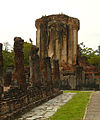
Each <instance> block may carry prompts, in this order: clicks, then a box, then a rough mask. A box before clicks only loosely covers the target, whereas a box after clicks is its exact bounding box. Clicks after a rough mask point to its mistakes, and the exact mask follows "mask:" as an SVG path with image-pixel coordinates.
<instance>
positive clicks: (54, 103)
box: [16, 93, 75, 120]
mask: <svg viewBox="0 0 100 120" xmlns="http://www.w3.org/2000/svg"><path fill="white" fill-rule="evenodd" d="M73 95H75V93H63V94H61V95H59V96H57V97H55V98H53V99H51V100H49V101H48V102H46V103H44V104H42V105H40V106H38V107H36V108H33V109H32V110H31V111H29V112H28V113H26V114H24V115H22V116H21V117H20V118H18V119H16V120H47V119H48V118H49V117H50V116H52V115H53V114H54V113H55V112H56V111H57V109H59V108H60V106H61V105H64V104H65V103H66V102H68V101H69V100H70V99H72V97H73ZM48 120H49V119H48Z"/></svg>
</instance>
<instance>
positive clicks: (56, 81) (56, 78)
mask: <svg viewBox="0 0 100 120" xmlns="http://www.w3.org/2000/svg"><path fill="white" fill-rule="evenodd" d="M52 79H53V88H54V89H55V90H59V89H60V72H59V61H58V60H57V59H54V60H53V66H52Z"/></svg>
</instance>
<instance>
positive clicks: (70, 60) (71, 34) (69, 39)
mask: <svg viewBox="0 0 100 120" xmlns="http://www.w3.org/2000/svg"><path fill="white" fill-rule="evenodd" d="M68 28H69V29H68V33H69V34H68V64H69V65H72V58H73V54H72V49H73V45H72V40H73V30H72V25H71V24H70V25H69V26H68Z"/></svg>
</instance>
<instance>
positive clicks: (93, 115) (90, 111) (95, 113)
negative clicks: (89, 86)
mask: <svg viewBox="0 0 100 120" xmlns="http://www.w3.org/2000/svg"><path fill="white" fill-rule="evenodd" d="M84 120H100V91H97V92H94V93H92V95H91V98H90V102H89V104H88V105H87V109H86V114H85V117H84Z"/></svg>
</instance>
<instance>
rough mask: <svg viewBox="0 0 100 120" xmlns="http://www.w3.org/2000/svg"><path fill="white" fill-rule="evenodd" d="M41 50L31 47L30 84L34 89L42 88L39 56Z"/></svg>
mask: <svg viewBox="0 0 100 120" xmlns="http://www.w3.org/2000/svg"><path fill="white" fill-rule="evenodd" d="M38 50H39V48H38V47H36V46H35V45H32V46H31V51H30V57H29V60H30V82H31V85H32V86H33V87H41V71H40V58H39V56H38Z"/></svg>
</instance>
